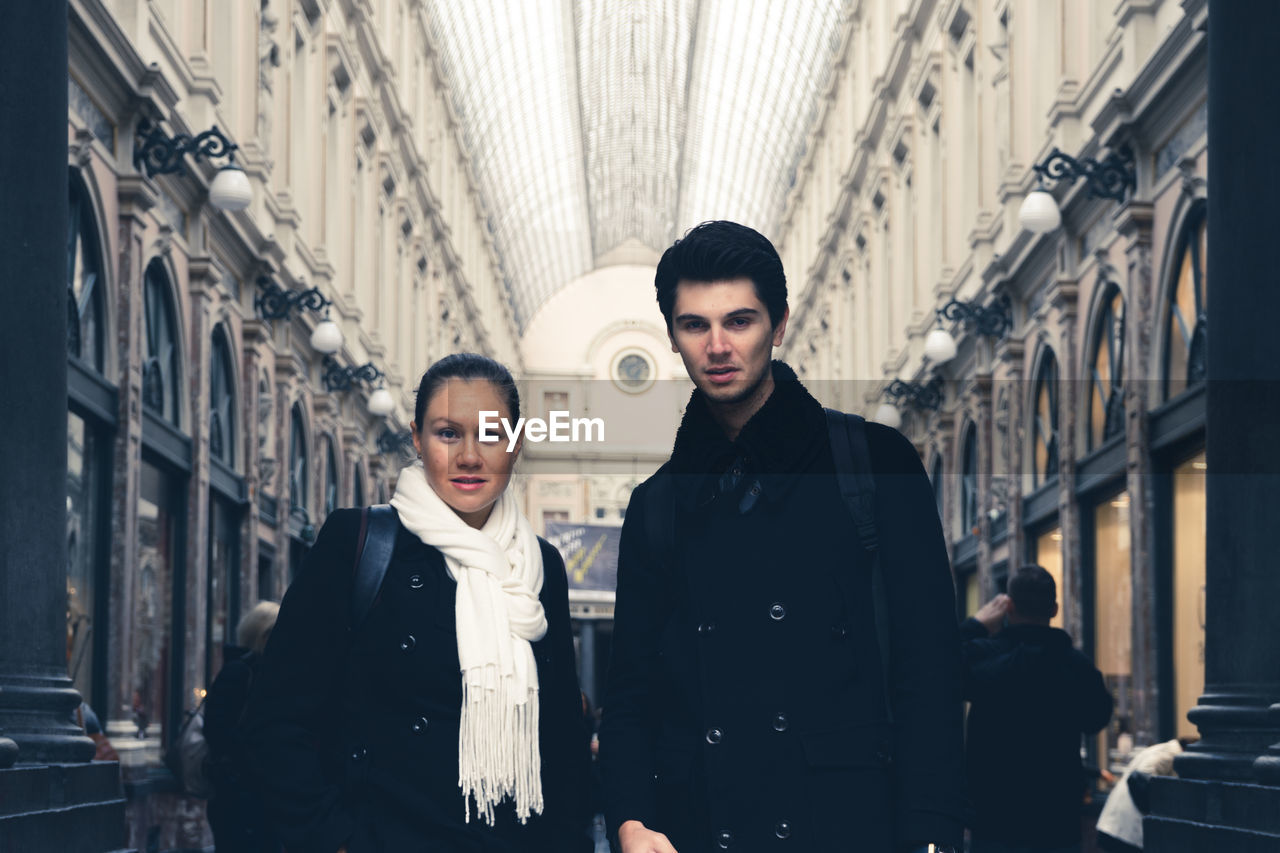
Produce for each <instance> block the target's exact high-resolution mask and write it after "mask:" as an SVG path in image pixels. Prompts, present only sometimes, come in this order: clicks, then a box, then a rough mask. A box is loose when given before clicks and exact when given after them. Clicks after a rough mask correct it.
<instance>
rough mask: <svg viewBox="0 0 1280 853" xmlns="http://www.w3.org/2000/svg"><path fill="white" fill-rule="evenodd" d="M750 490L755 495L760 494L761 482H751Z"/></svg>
mask: <svg viewBox="0 0 1280 853" xmlns="http://www.w3.org/2000/svg"><path fill="white" fill-rule="evenodd" d="M750 491H751V494H753V495H759V494H760V484H759V483H752V484H751V490H750Z"/></svg>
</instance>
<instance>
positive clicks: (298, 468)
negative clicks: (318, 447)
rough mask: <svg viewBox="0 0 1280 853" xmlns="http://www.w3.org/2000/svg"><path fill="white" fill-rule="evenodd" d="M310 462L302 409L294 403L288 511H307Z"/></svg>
mask: <svg viewBox="0 0 1280 853" xmlns="http://www.w3.org/2000/svg"><path fill="white" fill-rule="evenodd" d="M310 471H311V463H310V460H309V459H308V455H307V431H306V428H305V427H304V426H303V425H302V410H301V409H300V408H299V407H298V406H297V405H294V407H293V411H292V412H290V413H289V511H290V513H291V514H292V513H293V512H294V511H296V510H302V512H303V513H304V514H305V513H306V511H307V496H308V494H309V493H310V487H311V480H310Z"/></svg>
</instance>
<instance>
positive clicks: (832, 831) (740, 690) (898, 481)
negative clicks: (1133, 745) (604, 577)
mask: <svg viewBox="0 0 1280 853" xmlns="http://www.w3.org/2000/svg"><path fill="white" fill-rule="evenodd" d="M773 369H774V378H775V381H776V386H775V390H774V392H773V394H772V395H771V396H770V398H769V399H768V401H767V402H766V403H765V404H764V406H763V407H762V408H761V409H760V411H758V412H757V413H756V414H755V416H753V417H752V419H751V420H750V421H749V422H748V423H747V424H746V425H745V427H744V428H743V430H742V432H741V434H740V435H739V436H738V438H737V439H736V440H735V441H734V442H729V441H728V440H727V438H726V437H725V435H724V434H723V432H722V431H721V430H720V428H719V427H718V426H717V425H716V423H715V422H714V421H713V420H712V419H711V416H710V413H709V411H708V409H707V406H706V404H705V402H704V400H703V398H702V395H701V394H700V393H699V392H695V393H694V395H693V397H692V399H691V400H690V403H689V407H688V410H687V412H686V415H685V418H684V421H683V422H682V424H681V426H680V430H679V432H678V434H677V436H676V443H675V449H674V452H673V454H672V458H671V460H670V462H668V463H667V464H666V465H665V466H663V468H662V469H661V470H660V471H659V473H658V474H657V475H655V476H672V477H674V478H675V480H674V484H675V488H674V489H673V490H672V491H673V492H674V493H675V495H676V497H675V501H676V505H677V506H676V527H675V536H676V546H675V548H674V555H672V556H673V558H674V559H673V563H674V564H670V565H669V564H667V561H666V560H664V558H663V556H662V555H661V554H659V553H655V549H654V548H652V547H651V543H649V542H648V541H647V533H646V530H647V525H646V520H645V517H644V516H645V512H646V511H647V505H646V491H647V489H648V488H649V487H650V484H649V483H645V484H642V485H641V486H640V487H639V488H637V489H636V492H635V494H634V495H633V496H632V499H631V504H630V507H629V509H628V511H627V514H626V520H625V523H624V525H623V530H622V544H621V554H620V558H619V571H618V597H617V610H616V615H615V622H614V633H613V649H612V659H611V662H610V668H609V683H608V689H607V692H606V694H605V701H604V705H603V713H604V719H603V725H602V728H601V734H600V749H601V759H602V764H603V770H604V777H605V788H606V809H607V811H606V814H607V816H608V818H609V822H610V826H611V828H612V830H613V831H615V832H616V830H617V828H618V826H619V825H620V824H621V823H622V822H624V821H626V820H630V819H637V820H640V821H642V822H643V823H644V824H645V826H647V827H648V828H650V829H653V830H656V831H659V832H662V833H665V834H666V835H667V836H668V837H669V838H670V839H671V841H672V843H673V844H674V845H675V847H676V849H677V850H678V851H680V853H694V851H706V850H716V849H732V850H748V851H756V850H761V851H763V850H781V849H794V850H853V849H857V850H863V851H870V852H872V853H880V851H889V850H891V849H894V848H896V847H897V846H899V845H903V844H905V843H907V842H938V843H949V844H958V843H959V842H960V840H961V834H962V822H963V818H962V808H963V793H962V790H961V786H962V759H963V743H962V733H961V698H960V691H961V682H960V655H959V637H958V635H957V629H956V621H955V598H954V587H953V584H952V578H951V573H950V571H949V568H948V564H947V556H946V550H945V546H944V543H943V538H942V531H941V526H940V523H939V520H938V514H937V509H936V505H935V503H934V499H933V492H932V488H931V487H930V484H929V481H928V479H927V477H926V476H925V474H924V471H923V468H922V467H921V465H920V461H919V458H918V457H917V455H916V452H915V450H914V448H913V447H912V446H911V444H910V443H909V442H907V441H906V439H904V438H903V437H902V436H901V435H899V434H898V433H897V432H895V431H894V430H892V429H889V428H887V427H883V426H880V425H877V424H868V425H867V437H868V443H869V445H870V451H871V456H872V460H873V461H872V467H873V469H874V470H873V473H874V475H875V481H876V488H877V495H876V524H877V529H878V533H879V537H880V543H881V559H882V561H883V562H882V566H883V571H884V577H885V584H886V594H887V599H888V605H889V615H890V623H891V624H890V636H891V642H890V646H891V648H892V666H891V683H892V688H891V693H892V710H893V714H894V723H893V725H890V724H889V722H888V721H887V720H886V715H885V703H884V696H883V682H882V676H881V665H880V656H879V652H878V650H877V645H876V632H875V624H874V608H873V604H872V595H871V579H870V578H871V574H870V565H871V563H870V561H869V559H868V557H867V554H866V553H865V552H864V551H863V550H862V548H861V545H860V544H859V541H858V539H857V536H856V532H855V530H854V527H853V523H852V520H851V517H850V516H849V513H848V511H847V509H846V507H845V505H844V503H843V501H842V499H841V496H840V494H839V490H838V487H837V484H836V481H835V478H834V476H833V465H832V455H831V448H830V442H829V439H828V436H827V426H826V418H825V415H824V413H823V411H822V408H821V407H820V406H819V404H818V403H817V402H816V401H815V400H814V399H813V398H812V397H811V396H810V395H809V394H808V392H807V391H805V389H804V388H803V387H802V386H801V385H800V383H799V382H798V381H796V379H795V374H794V373H792V372H791V370H790V368H788V367H786V365H783V364H781V363H780V362H775V363H774V367H773Z"/></svg>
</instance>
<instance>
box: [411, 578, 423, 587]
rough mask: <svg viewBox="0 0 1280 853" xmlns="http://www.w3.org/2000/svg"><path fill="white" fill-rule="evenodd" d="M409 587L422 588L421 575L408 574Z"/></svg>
mask: <svg viewBox="0 0 1280 853" xmlns="http://www.w3.org/2000/svg"><path fill="white" fill-rule="evenodd" d="M409 589H422V575H409Z"/></svg>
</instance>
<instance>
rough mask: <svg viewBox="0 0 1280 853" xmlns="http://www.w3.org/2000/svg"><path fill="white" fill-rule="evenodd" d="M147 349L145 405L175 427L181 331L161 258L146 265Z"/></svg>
mask: <svg viewBox="0 0 1280 853" xmlns="http://www.w3.org/2000/svg"><path fill="white" fill-rule="evenodd" d="M143 290H144V292H143V314H144V316H145V319H146V326H147V328H146V333H147V340H146V346H147V350H146V353H145V361H143V363H142V404H143V405H144V406H145V407H146V408H148V409H150V410H151V411H153V412H155V413H156V414H157V415H159V416H160V417H162V418H164V419H165V420H166V421H168V422H169V423H171V424H173V425H174V426H180V424H179V423H178V400H179V399H180V398H179V396H178V389H179V378H180V377H179V375H178V334H177V325H176V322H175V319H174V316H175V315H174V310H173V292H172V289H171V288H170V286H169V277H168V276H167V275H166V274H165V271H164V266H163V265H161V263H160V262H159V261H152V262H151V263H150V264H148V265H147V272H146V275H145V276H144V283H143Z"/></svg>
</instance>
